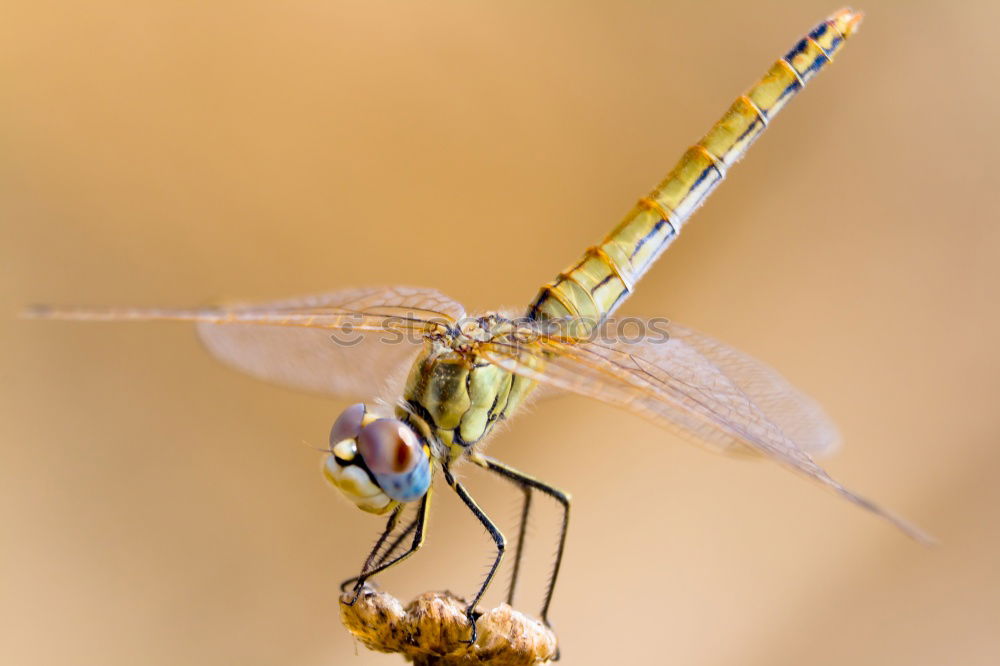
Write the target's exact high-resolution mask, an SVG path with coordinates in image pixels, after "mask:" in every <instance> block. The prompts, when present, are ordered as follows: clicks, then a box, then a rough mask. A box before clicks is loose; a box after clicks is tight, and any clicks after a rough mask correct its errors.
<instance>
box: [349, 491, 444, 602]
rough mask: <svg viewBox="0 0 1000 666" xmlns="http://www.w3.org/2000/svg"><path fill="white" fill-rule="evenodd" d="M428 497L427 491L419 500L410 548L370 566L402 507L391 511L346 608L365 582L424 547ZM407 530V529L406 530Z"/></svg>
mask: <svg viewBox="0 0 1000 666" xmlns="http://www.w3.org/2000/svg"><path fill="white" fill-rule="evenodd" d="M430 496H431V493H430V491H429V490H428V491H427V493H426V494H425V495H424V496H423V498H422V499H421V500H420V508H419V509H417V518H416V521H415V525H414V527H413V542H412V543H410V547H409V548H408V549H407V550H406V551H405V552H403V553H401V554H399V555H397V556H396V557H394V558H392V559H391V560H388V561H387V556H386V557H382V558H381V559H380V560H379V562H378V564H375V565H374V566H372V565H373V563H374V562H375V558H376V556H377V554H378V551H379V549H381V547H382V544H384V543H385V541H386V539H388V538H389V534H390V533H391V532H392V530H393V529H395V527H396V523H397V522H398V521H399V514H400V513H401V512H402V507H400V508H399V509H397V510H396V511H393V513H392V515H391V516H389V521H388V523H387V524H386V529H385V531H384V532H383V533H382V536H380V537H379V539H378V541H376V542H375V547H374V548H373V549H372V552H371V553H369V555H368V558H367V559H366V560H365V565H364V566H363V567H362V568H361V573H360V574H358V577H357V579H356V582H355V583H354V598H353V599H351V601H350V603H348V604H347V605H348V606H353V605H354V603H355V602H356V601H357V600H358V597H359V596H360V595H361V590H362V589H363V588H364V585H365V581H367V580H368V579H369V578H371V577H372V576H374V575H375V574H379V573H382V572H383V571H385V570H386V569H388V568H389V567H391V566H394V565H396V564H399V563H400V562H402V561H403V560H405V559H406V558H408V557H409V556H410V555H413V553H415V552H417V551H418V550H420V547H421V546H423V545H424V529H425V528H426V526H427V514H428V512H429V509H430ZM408 529H409V528H407V530H408Z"/></svg>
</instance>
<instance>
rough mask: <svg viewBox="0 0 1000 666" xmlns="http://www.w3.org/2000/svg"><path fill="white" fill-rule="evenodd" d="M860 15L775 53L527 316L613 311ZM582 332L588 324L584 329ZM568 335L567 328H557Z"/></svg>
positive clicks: (557, 317)
mask: <svg viewBox="0 0 1000 666" xmlns="http://www.w3.org/2000/svg"><path fill="white" fill-rule="evenodd" d="M860 21H861V14H860V13H858V12H854V11H852V10H850V9H842V10H840V11H839V12H837V13H836V14H834V15H833V16H831V17H830V18H828V19H827V20H826V21H823V22H822V23H820V24H819V25H818V26H817V27H816V28H815V29H814V30H813V31H812V32H810V33H809V34H807V35H806V36H805V37H803V38H802V39H801V40H799V41H798V43H796V44H795V46H794V47H792V49H791V50H790V51H789V52H788V53H787V54H785V56H784V57H782V58H780V59H779V60H778V61H777V62H775V63H774V65H773V66H772V67H771V69H770V70H768V72H767V74H765V75H764V77H763V78H762V79H760V81H758V82H757V83H756V84H755V85H754V86H753V87H752V88H750V90H749V91H747V93H746V94H745V95H741V96H740V97H738V98H737V99H736V101H735V102H733V104H732V106H730V107H729V110H728V111H727V112H726V114H725V115H724V116H723V117H722V118H721V119H720V120H719V121H718V122H717V123H716V124H715V125H713V126H712V128H711V129H710V130H709V131H708V133H707V134H706V135H705V136H704V137H702V139H701V141H699V142H698V143H696V144H695V145H694V146H692V147H691V148H689V149H688V150H687V151H686V152H685V153H684V155H683V156H682V157H681V159H680V161H679V162H678V163H677V165H676V166H675V167H674V168H673V170H672V171H671V172H670V173H669V174H668V175H667V177H666V178H665V179H664V180H663V182H661V183H660V184H659V185H658V186H657V187H656V188H655V189H654V190H653V191H652V192H650V193H649V195H648V196H646V197H643V198H642V199H640V200H639V202H638V203H637V204H636V205H635V207H633V208H632V210H631V211H629V213H628V214H627V215H626V216H625V219H624V220H622V221H621V223H619V224H618V226H617V227H615V229H614V230H613V231H612V232H611V233H610V234H609V235H608V236H607V238H605V239H604V241H602V242H601V243H600V244H599V245H597V246H596V247H591V248H589V249H588V250H587V251H586V253H585V254H584V256H583V258H582V259H580V261H578V262H577V263H575V264H573V265H572V266H570V267H569V268H568V269H566V270H565V271H563V272H562V273H560V274H559V275H558V276H557V277H556V279H555V280H553V281H552V282H549V283H548V284H546V285H544V286H543V287H542V288H541V290H540V291H539V293H538V296H536V297H535V300H534V302H533V303H532V304H531V307H530V308H529V309H528V316H529V317H531V318H533V319H537V320H545V321H567V320H574V319H575V320H583V321H585V322H591V323H592V324H596V323H597V322H599V321H601V320H602V319H603V318H604V317H606V316H607V315H609V314H611V313H612V312H613V311H614V310H615V308H617V307H618V306H619V305H620V304H621V303H622V302H623V301H624V300H625V299H626V298H627V297H628V295H629V294H630V293H631V292H632V289H633V288H634V285H635V283H636V282H638V281H639V279H640V278H641V277H642V276H643V275H644V274H645V273H646V271H647V270H649V268H650V267H651V266H652V265H653V263H654V262H655V261H656V259H657V258H658V257H659V256H660V254H662V253H663V251H664V250H665V249H666V248H667V246H669V245H670V243H671V242H672V241H673V239H674V238H676V237H677V234H678V233H679V232H680V228H681V226H682V225H683V223H684V222H685V221H686V220H687V219H688V218H689V217H690V216H691V214H692V213H693V212H694V211H695V210H696V209H697V208H698V206H700V205H701V204H702V203H703V202H704V201H705V199H706V198H707V197H708V195H709V194H710V193H711V192H712V190H714V189H715V187H716V186H717V185H718V184H719V183H720V182H721V181H722V180H723V179H724V178H725V177H726V171H727V170H728V169H729V167H731V166H732V165H733V164H735V163H736V162H737V161H739V159H740V158H741V157H743V155H744V154H745V153H746V151H747V149H748V148H749V147H750V144H752V143H753V142H754V140H755V139H756V138H757V137H758V136H760V135H761V133H763V131H764V130H765V129H766V128H767V125H768V123H769V122H770V120H771V119H772V118H773V117H774V115H775V114H776V113H778V111H780V110H781V108H782V107H784V105H785V104H787V103H788V101H789V100H790V99H791V98H792V97H793V96H794V95H795V94H796V93H797V92H798V91H799V90H801V89H802V87H803V86H804V85H805V84H806V83H807V82H808V81H809V80H810V79H811V78H812V77H813V76H815V75H816V74H817V73H818V72H819V71H820V70H821V69H822V68H823V67H824V66H825V65H826V64H827V63H829V62H831V61H832V59H833V56H834V55H835V54H836V53H837V51H839V50H840V48H841V47H842V46H843V45H844V41H845V40H846V39H847V38H848V37H849V36H850V35H851V34H852V33H853V32H854V31H855V29H856V28H857V25H858V23H859V22H860ZM582 330H583V331H584V333H586V332H589V327H586V326H585V327H583V329H582ZM563 333H564V334H565V335H570V336H572V335H573V331H572V330H567V331H564V332H563Z"/></svg>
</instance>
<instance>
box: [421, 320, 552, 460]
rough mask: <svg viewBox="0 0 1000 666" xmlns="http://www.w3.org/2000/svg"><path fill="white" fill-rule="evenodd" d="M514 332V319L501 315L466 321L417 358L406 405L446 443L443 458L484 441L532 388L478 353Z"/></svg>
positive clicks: (434, 340) (435, 340)
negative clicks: (488, 344) (482, 347)
mask: <svg viewBox="0 0 1000 666" xmlns="http://www.w3.org/2000/svg"><path fill="white" fill-rule="evenodd" d="M514 332H515V325H514V323H513V322H511V321H510V320H508V319H506V318H504V317H503V316H501V315H498V314H488V315H484V316H482V317H479V318H476V319H467V320H465V321H463V322H461V323H460V324H458V325H456V326H455V327H454V328H453V329H452V330H451V331H449V332H448V333H445V334H439V335H437V336H435V337H433V338H431V339H429V340H428V341H427V343H426V344H425V346H424V348H423V350H422V351H421V352H420V354H419V355H418V356H417V358H416V359H415V360H414V362H413V365H412V367H411V369H410V374H409V376H408V378H407V381H406V389H405V392H404V404H405V409H406V410H408V411H409V412H411V413H412V414H413V415H414V416H415V417H417V418H419V419H420V420H422V421H423V422H424V423H426V425H427V427H428V428H429V430H430V432H431V433H432V436H433V437H434V439H436V440H437V442H439V443H440V444H441V445H442V449H443V451H442V457H444V458H446V459H449V460H451V459H455V458H457V457H458V456H459V455H461V454H462V453H464V452H465V451H466V450H467V449H468V448H469V447H471V446H472V445H474V444H475V443H477V442H479V441H480V440H482V439H483V438H484V437H485V436H486V435H488V434H489V433H490V432H491V431H492V429H493V426H494V425H495V424H496V423H497V422H498V421H500V420H502V419H504V418H507V417H508V416H509V415H510V414H511V413H512V412H513V411H514V409H515V408H516V407H517V406H518V405H519V404H520V403H521V401H522V400H523V399H524V397H525V396H526V395H527V394H528V393H529V392H530V391H531V389H533V388H534V383H533V382H531V381H529V380H526V379H524V378H523V377H518V376H515V375H512V374H511V373H510V372H508V371H506V370H504V369H502V368H500V367H498V366H496V365H493V364H492V363H490V362H489V361H487V360H486V359H485V358H483V356H482V355H481V354H480V353H479V351H478V350H479V347H480V345H482V344H483V343H487V342H491V341H497V340H501V339H503V338H506V337H509V336H511V335H513V334H514Z"/></svg>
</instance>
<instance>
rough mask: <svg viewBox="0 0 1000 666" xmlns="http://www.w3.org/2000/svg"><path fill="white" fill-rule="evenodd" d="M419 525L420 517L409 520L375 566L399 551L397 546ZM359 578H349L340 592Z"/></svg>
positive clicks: (342, 585)
mask: <svg viewBox="0 0 1000 666" xmlns="http://www.w3.org/2000/svg"><path fill="white" fill-rule="evenodd" d="M419 523H420V516H419V515H417V517H416V518H414V519H413V520H411V521H410V524H409V525H407V526H406V527H405V528H404V529H403V531H402V532H400V533H399V536H397V537H396V538H395V539H393V541H392V543H390V544H389V547H388V548H386V549H385V552H384V553H382V554H381V555H380V556H379V558H378V561H377V562H376V563H375V565H376V566H379V565H381V564H383V563H384V562H385V561H386V560H388V559H389V558H390V557H391V556H392V554H393V553H395V552H396V551H397V550H398V549H399V546H400V545H401V544H402V543H403V541H405V540H406V537H408V536H409V535H410V534H412V533H413V530H415V529H416V527H417V525H418V524H419ZM359 577H360V576H351V577H350V578H348V579H347V580H345V581H344V582H342V583H341V584H340V591H341V592H346V591H347V586H348V585H351V584H353V583H356V582H357V580H358V578H359Z"/></svg>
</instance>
